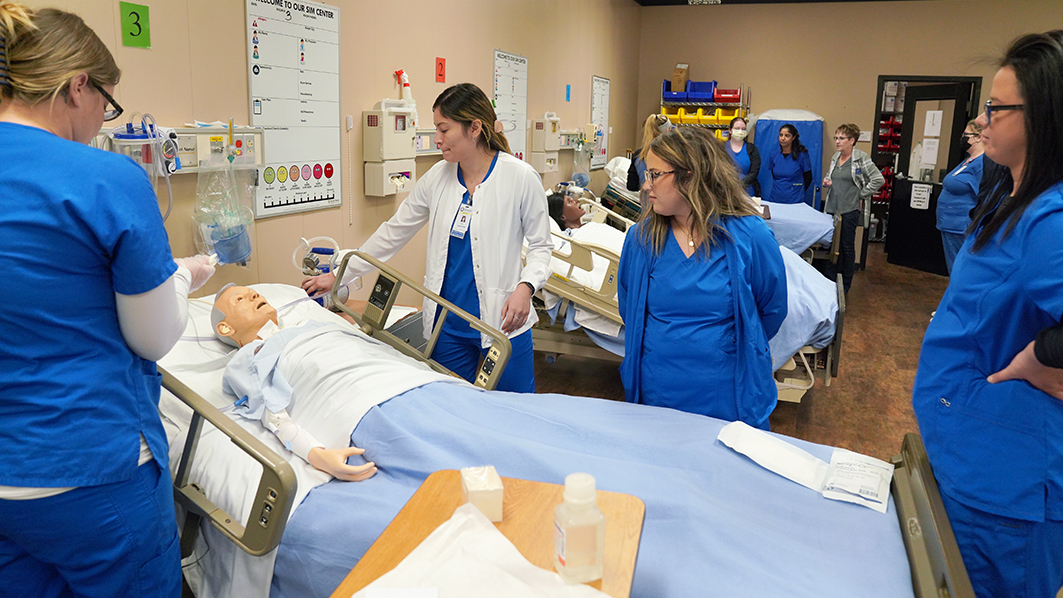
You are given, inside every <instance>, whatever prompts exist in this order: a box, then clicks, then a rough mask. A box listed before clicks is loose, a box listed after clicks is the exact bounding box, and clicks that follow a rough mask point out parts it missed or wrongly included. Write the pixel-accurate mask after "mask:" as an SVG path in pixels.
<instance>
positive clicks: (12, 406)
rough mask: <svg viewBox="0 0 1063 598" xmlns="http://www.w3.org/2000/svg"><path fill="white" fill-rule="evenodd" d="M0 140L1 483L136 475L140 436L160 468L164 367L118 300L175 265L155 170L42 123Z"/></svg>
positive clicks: (4, 129) (12, 130)
mask: <svg viewBox="0 0 1063 598" xmlns="http://www.w3.org/2000/svg"><path fill="white" fill-rule="evenodd" d="M0 139H2V140H3V142H2V143H0V272H3V276H2V277H0V305H2V306H3V310H2V313H0V339H3V340H2V342H0V381H2V382H0V463H3V465H2V466H0V484H2V485H7V486H30V487H65V486H91V485H98V484H106V483H112V482H120V481H124V480H129V479H132V478H133V476H134V475H135V474H136V469H137V460H138V458H139V454H140V436H141V435H143V436H144V438H145V439H146V441H147V444H148V448H150V449H151V452H152V454H153V455H154V456H155V458H156V460H158V461H159V463H160V466H161V467H162V468H163V469H164V470H166V468H167V463H168V460H169V459H168V456H167V451H168V449H167V446H166V436H165V433H164V432H163V429H162V424H161V421H160V420H159V412H158V400H159V387H160V377H159V375H158V372H157V371H156V369H155V363H154V362H150V361H146V360H144V359H142V358H140V357H139V356H137V355H136V354H135V353H133V351H132V350H131V349H130V348H129V346H128V345H126V343H125V340H124V339H123V337H122V333H121V330H120V329H119V326H118V313H117V310H116V306H115V297H114V295H115V293H122V294H124V295H136V294H140V293H145V292H147V291H150V290H152V289H154V288H155V287H157V286H159V285H160V284H162V283H163V282H165V281H166V280H167V279H168V278H169V277H170V276H171V275H172V274H173V273H174V272H175V271H176V270H177V264H175V263H174V261H173V259H172V257H171V255H170V245H169V241H168V239H167V236H166V230H165V229H164V228H163V224H162V215H161V214H160V213H159V205H158V199H157V198H156V195H155V191H154V190H153V189H152V187H151V183H150V182H149V181H148V177H147V174H146V173H145V172H144V169H143V168H141V167H140V166H139V165H137V164H136V163H135V162H133V161H132V160H130V159H129V158H128V157H126V156H121V155H118V154H114V153H110V152H105V151H102V150H98V149H94V148H91V147H88V146H86V145H83V144H80V143H76V142H73V141H68V140H66V139H62V138H60V137H58V136H56V135H54V134H52V133H49V132H47V131H44V130H41V129H37V128H34V127H27V126H22V125H16V124H11V123H0Z"/></svg>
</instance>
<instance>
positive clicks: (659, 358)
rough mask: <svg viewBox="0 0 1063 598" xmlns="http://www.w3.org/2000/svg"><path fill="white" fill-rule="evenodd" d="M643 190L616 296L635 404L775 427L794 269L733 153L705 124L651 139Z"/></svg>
mask: <svg viewBox="0 0 1063 598" xmlns="http://www.w3.org/2000/svg"><path fill="white" fill-rule="evenodd" d="M642 197H643V206H644V207H643V213H642V217H641V219H640V220H639V222H638V223H637V224H636V225H635V226H633V227H632V228H631V229H630V230H628V233H627V237H625V239H624V247H623V250H622V251H621V254H620V270H619V292H618V294H617V298H618V301H619V303H620V315H621V317H622V318H623V319H624V324H625V325H626V326H627V328H626V331H625V337H624V362H623V363H622V364H621V366H620V373H621V376H622V378H623V381H624V394H625V396H626V399H627V401H628V402H630V403H643V404H647V405H659V406H662V407H671V408H673V409H679V410H681V411H688V412H691V413H700V414H703V415H709V416H712V417H717V418H720V419H724V420H728V421H743V422H745V423H747V424H749V425H751V426H755V427H758V428H761V429H765V430H766V429H768V427H769V425H768V416H769V415H770V414H771V412H772V410H773V409H774V408H775V402H776V399H777V397H778V393H777V391H776V388H775V382H774V381H773V380H772V377H771V373H772V362H771V352H770V350H769V348H768V339H770V338H771V337H773V336H775V333H776V332H778V330H779V326H780V325H781V324H782V321H783V319H784V318H785V317H786V271H785V267H784V265H783V261H782V255H781V254H780V253H779V245H778V243H776V242H775V237H774V235H772V233H771V230H769V229H768V226H767V225H766V224H765V223H764V220H763V219H762V218H761V217H760V216H759V215H757V213H756V212H755V211H754V208H753V206H752V204H751V203H750V202H749V199H748V197H747V196H746V194H745V192H744V191H743V190H742V187H741V182H740V181H739V178H738V176H737V172H736V170H735V166H734V161H733V160H732V159H731V157H730V156H729V155H728V154H727V151H726V150H724V149H723V145H722V144H721V143H720V142H719V141H717V140H716V139H715V138H714V137H712V135H711V134H709V133H708V132H707V131H705V130H704V129H699V128H696V127H690V128H679V129H676V130H673V131H669V132H667V133H665V134H663V135H661V136H660V137H658V138H656V139H654V140H653V142H652V143H650V146H649V150H648V151H647V153H646V183H645V184H644V185H643V187H642Z"/></svg>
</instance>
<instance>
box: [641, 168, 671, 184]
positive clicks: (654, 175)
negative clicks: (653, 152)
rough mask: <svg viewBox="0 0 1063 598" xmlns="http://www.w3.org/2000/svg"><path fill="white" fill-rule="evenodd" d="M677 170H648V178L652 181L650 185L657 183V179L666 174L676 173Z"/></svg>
mask: <svg viewBox="0 0 1063 598" xmlns="http://www.w3.org/2000/svg"><path fill="white" fill-rule="evenodd" d="M675 172H676V171H674V170H647V171H646V180H647V181H649V182H650V187H652V186H654V185H655V184H656V183H657V179H659V178H661V177H662V176H664V175H666V174H675Z"/></svg>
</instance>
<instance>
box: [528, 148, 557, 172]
mask: <svg viewBox="0 0 1063 598" xmlns="http://www.w3.org/2000/svg"><path fill="white" fill-rule="evenodd" d="M529 157H530V159H529V160H528V163H529V164H531V165H532V168H534V169H535V172H538V173H539V174H545V173H547V172H557V152H556V151H555V152H532V153H531V154H529Z"/></svg>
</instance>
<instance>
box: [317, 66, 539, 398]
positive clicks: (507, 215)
mask: <svg viewBox="0 0 1063 598" xmlns="http://www.w3.org/2000/svg"><path fill="white" fill-rule="evenodd" d="M432 115H433V121H434V122H435V126H436V135H435V142H436V145H437V146H438V147H439V149H440V150H441V151H442V153H443V160H442V161H440V162H438V163H436V165H435V166H433V167H432V168H431V169H430V170H429V171H428V172H427V173H425V175H424V176H422V177H421V179H420V180H419V181H417V184H416V185H415V186H414V188H413V191H412V192H411V193H410V196H409V197H407V198H406V200H405V201H403V202H402V205H400V206H399V209H398V211H397V212H396V213H395V215H394V216H392V217H391V219H390V220H388V221H387V222H385V223H384V224H381V225H380V228H378V229H377V230H376V232H375V233H373V235H372V236H371V237H369V239H367V240H366V242H365V243H364V244H362V247H361V250H362V251H364V252H366V253H368V254H369V255H372V256H374V257H376V258H378V259H380V260H387V259H390V258H391V256H393V255H395V254H396V253H398V251H399V250H400V249H402V247H403V246H404V245H406V243H407V242H409V240H410V239H412V238H413V236H414V235H415V234H417V232H418V231H419V230H421V228H422V227H423V226H424V225H426V224H427V225H428V248H427V253H428V255H427V260H428V262H427V265H426V267H425V270H426V272H425V286H426V287H428V289H429V290H431V291H433V292H435V293H438V294H439V295H441V296H442V297H443V298H444V299H447V300H449V301H451V302H453V303H455V304H456V305H457V306H458V307H460V308H462V309H464V310H465V311H467V312H469V313H470V314H472V315H474V316H477V317H479V318H480V319H482V320H483V321H484V322H485V323H486V324H487V325H488V326H491V327H493V328H496V329H499V330H501V331H502V332H504V333H506V334H507V335H509V338H510V342H511V343H512V345H513V352H512V354H511V355H510V358H509V363H508V364H507V365H506V369H505V371H504V372H503V374H502V378H501V379H500V380H499V382H498V387H497V388H498V390H508V391H512V392H535V372H534V364H533V354H532V339H531V327H532V326H533V325H534V324H535V323H536V322H537V321H538V317H537V316H536V315H535V314H534V312H533V311H532V309H531V307H532V305H531V298H532V294H534V293H535V291H537V290H539V289H541V288H542V287H543V285H544V284H546V279H547V277H549V276H550V252H551V250H552V249H553V247H554V244H553V241H551V239H550V221H549V218H550V216H549V213H548V211H547V204H546V192H545V191H543V183H542V179H540V178H539V175H538V173H536V172H535V170H534V169H533V168H532V167H531V166H530V165H529V164H528V163H527V162H523V161H521V160H519V159H517V158H515V157H513V156H512V155H510V153H509V142H508V141H507V140H506V136H505V135H504V134H503V133H502V123H501V122H499V121H498V120H496V116H495V110H494V108H493V107H492V106H491V100H489V99H488V98H487V95H485V94H484V92H483V91H482V90H481V89H480V88H479V87H477V86H475V85H473V84H471V83H461V84H459V85H455V86H453V87H450V88H448V89H446V90H444V91H443V93H441V94H439V97H437V98H436V101H435V104H434V105H433V106H432ZM525 239H527V240H528V251H527V258H526V262H527V265H524V264H523V263H522V261H521V248H522V244H523V241H524V240H525ZM371 271H372V266H369V265H368V264H366V263H363V262H360V261H356V260H352V261H351V262H350V263H349V264H348V270H347V274H346V276H345V278H344V282H350V281H352V280H354V278H355V277H357V276H362V275H364V274H368V273H369V272H371ZM335 279H336V277H335V275H333V274H322V275H319V276H315V277H310V278H307V279H306V280H304V281H303V289H305V290H306V291H307V292H308V293H311V294H313V293H318V292H325V291H328V290H330V289H331V288H332V285H333V282H334V281H335ZM425 313H426V314H429V315H431V316H432V317H428V316H426V317H425V318H424V323H425V338H428V337H429V336H431V331H432V328H433V326H434V324H435V317H436V315H435V314H437V310H436V304H435V303H433V302H431V301H429V300H427V299H426V300H425ZM490 342H491V341H490V339H489V338H487V337H486V336H483V335H481V334H480V333H479V332H477V331H476V330H473V329H472V328H471V327H470V326H469V325H468V324H467V323H465V321H464V320H460V319H458V318H455V317H448V318H447V319H446V320H445V322H444V324H443V332H442V334H441V335H440V337H439V340H438V341H437V342H436V346H435V350H434V351H433V352H432V359H435V360H436V361H438V362H439V363H441V364H442V365H443V366H445V367H447V368H449V369H450V370H451V371H453V372H454V373H456V374H458V375H459V376H461V377H462V378H465V379H466V380H468V381H470V382H472V381H473V377H474V376H475V375H476V369H477V367H478V366H479V363H480V360H481V359H482V358H483V356H484V355H486V354H487V350H488V349H489V348H490Z"/></svg>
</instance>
